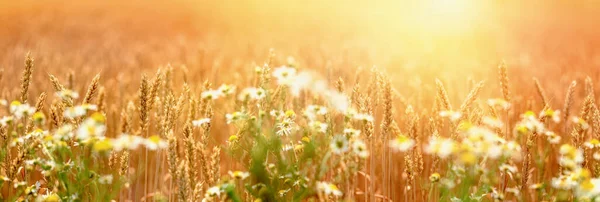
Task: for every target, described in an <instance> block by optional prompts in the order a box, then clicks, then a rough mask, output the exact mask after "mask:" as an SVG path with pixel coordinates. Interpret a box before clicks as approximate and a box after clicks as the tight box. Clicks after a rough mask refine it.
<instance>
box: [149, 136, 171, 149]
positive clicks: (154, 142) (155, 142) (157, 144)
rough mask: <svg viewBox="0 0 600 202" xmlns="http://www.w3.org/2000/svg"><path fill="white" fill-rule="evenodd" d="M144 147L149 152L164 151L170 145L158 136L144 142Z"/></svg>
mask: <svg viewBox="0 0 600 202" xmlns="http://www.w3.org/2000/svg"><path fill="white" fill-rule="evenodd" d="M144 145H145V146H146V148H147V149H149V150H157V149H163V148H167V147H168V146H169V144H168V143H167V142H166V141H164V140H162V139H161V138H160V137H159V136H158V135H153V136H150V137H148V138H147V139H146V140H145V141H144Z"/></svg>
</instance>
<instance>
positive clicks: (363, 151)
mask: <svg viewBox="0 0 600 202" xmlns="http://www.w3.org/2000/svg"><path fill="white" fill-rule="evenodd" d="M352 151H353V152H354V153H355V154H356V155H357V156H358V157H360V158H367V157H369V151H368V150H367V145H366V144H365V142H363V141H362V140H355V141H354V142H353V143H352Z"/></svg>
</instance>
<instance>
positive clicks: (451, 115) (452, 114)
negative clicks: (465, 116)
mask: <svg viewBox="0 0 600 202" xmlns="http://www.w3.org/2000/svg"><path fill="white" fill-rule="evenodd" d="M440 116H441V117H444V118H449V119H450V120H451V121H458V119H460V118H461V117H462V114H461V113H460V112H455V111H441V112H440Z"/></svg>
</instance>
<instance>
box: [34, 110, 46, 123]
mask: <svg viewBox="0 0 600 202" xmlns="http://www.w3.org/2000/svg"><path fill="white" fill-rule="evenodd" d="M31 119H32V120H33V122H35V123H37V124H44V122H45V121H46V116H45V115H44V113H42V112H36V113H34V114H33V116H31Z"/></svg>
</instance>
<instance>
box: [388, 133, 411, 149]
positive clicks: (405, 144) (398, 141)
mask: <svg viewBox="0 0 600 202" xmlns="http://www.w3.org/2000/svg"><path fill="white" fill-rule="evenodd" d="M414 145H415V141H414V140H412V139H410V138H408V137H407V136H406V135H398V136H397V137H396V138H395V139H393V140H392V142H390V147H391V148H393V149H395V150H397V151H407V150H409V149H410V148H412V147H413V146H414Z"/></svg>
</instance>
